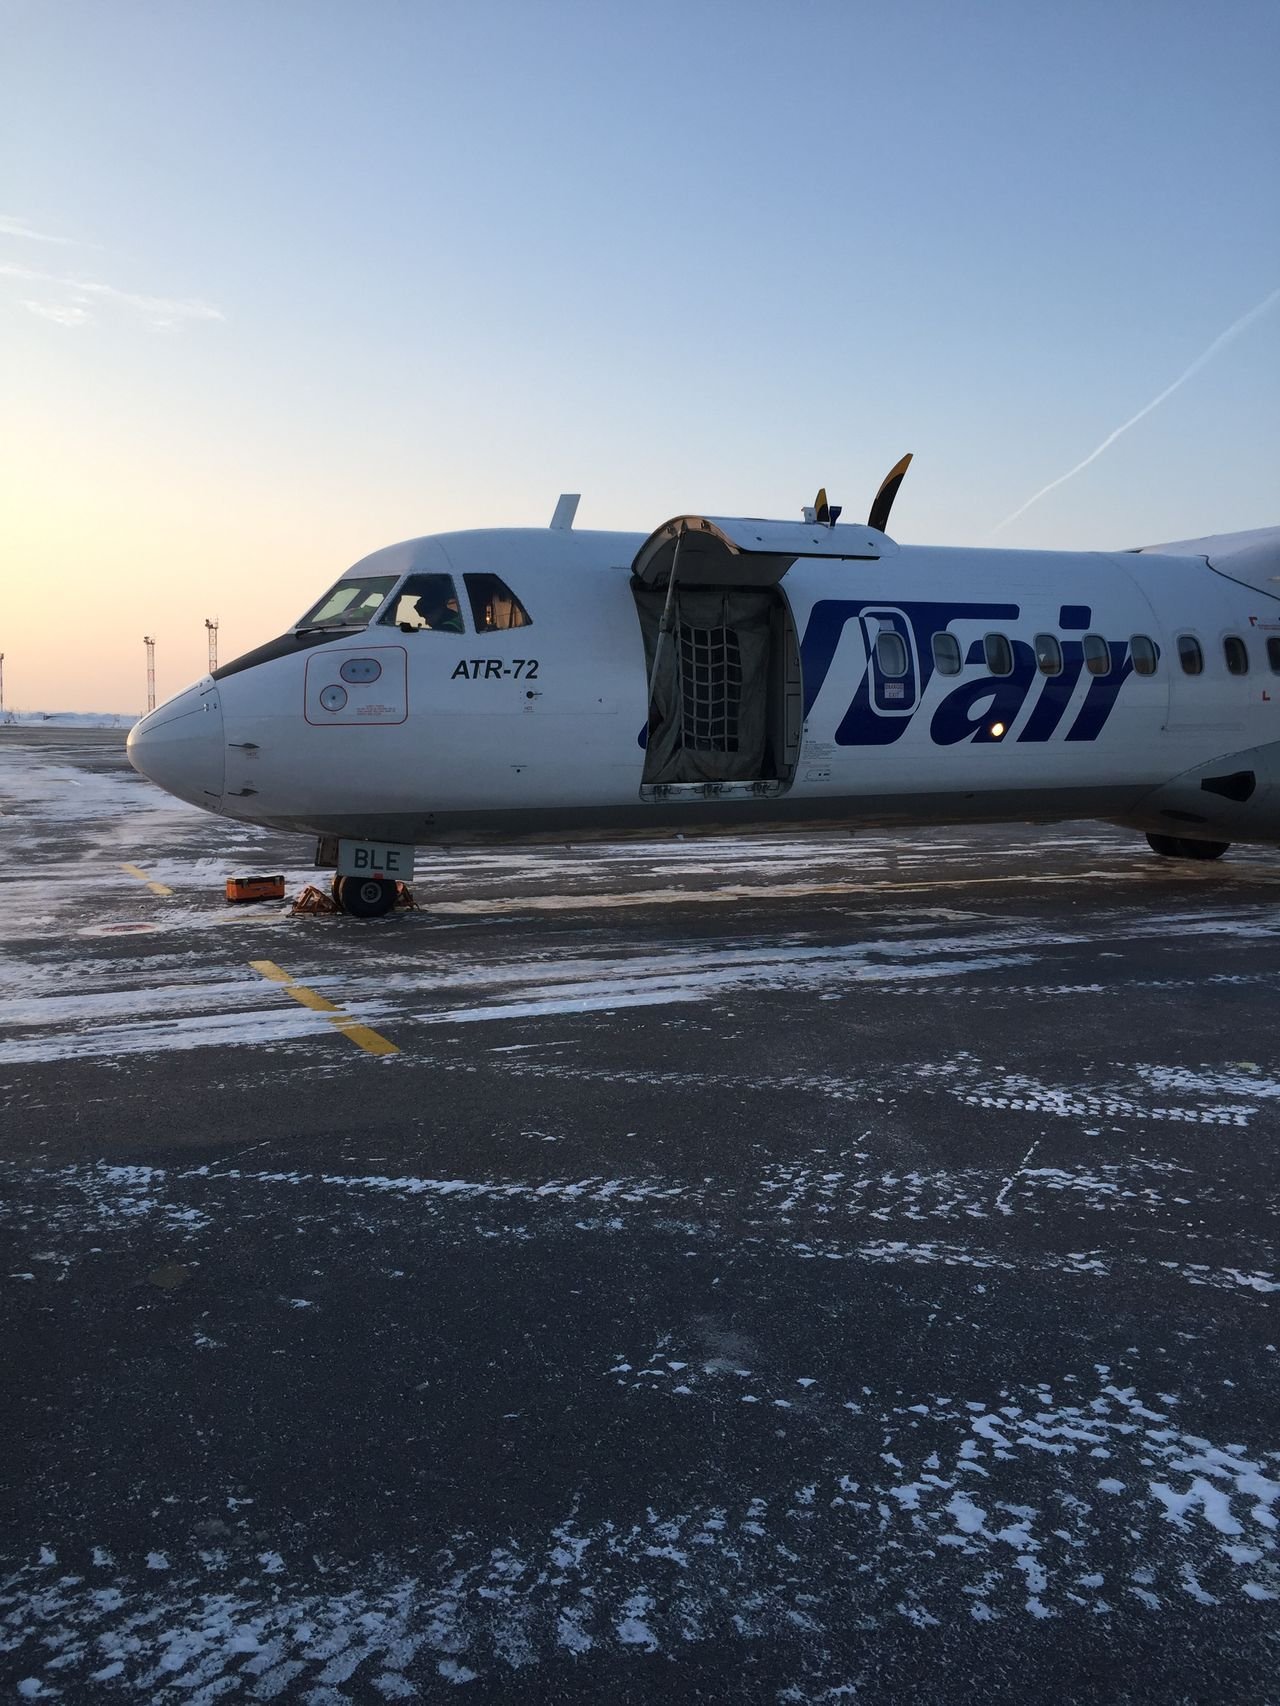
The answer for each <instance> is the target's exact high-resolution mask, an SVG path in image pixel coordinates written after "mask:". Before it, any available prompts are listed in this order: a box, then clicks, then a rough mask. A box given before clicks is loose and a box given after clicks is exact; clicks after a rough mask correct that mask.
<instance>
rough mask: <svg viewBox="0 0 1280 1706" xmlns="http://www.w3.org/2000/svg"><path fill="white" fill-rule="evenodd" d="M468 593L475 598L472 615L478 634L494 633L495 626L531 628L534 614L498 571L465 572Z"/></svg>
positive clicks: (464, 578) (472, 599)
mask: <svg viewBox="0 0 1280 1706" xmlns="http://www.w3.org/2000/svg"><path fill="white" fill-rule="evenodd" d="M462 578H463V580H464V581H465V582H466V583H467V596H468V598H470V600H471V618H472V620H473V621H474V623H475V625H476V633H477V634H488V633H492V631H493V630H494V629H495V628H527V627H528V626H529V623H530V621H531V620H532V618H531V617H530V615H529V612H528V611H527V610H526V609H525V607H524V605H523V604H521V602H520V600H519V599H518V598H517V597H516V595H515V593H514V592H512V590H511V588H510V587H509V586H508V585H507V583H506V581H504V580H500V579H499V578H498V576H497V575H463V577H462Z"/></svg>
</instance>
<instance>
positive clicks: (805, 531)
mask: <svg viewBox="0 0 1280 1706" xmlns="http://www.w3.org/2000/svg"><path fill="white" fill-rule="evenodd" d="M677 549H678V550H679V554H680V556H679V566H678V568H677V570H676V581H677V583H678V584H679V585H680V586H759V587H765V586H777V584H778V582H779V581H780V580H781V579H782V577H783V575H785V574H786V572H787V570H788V569H789V568H790V567H791V565H792V564H793V563H794V562H795V561H796V559H797V558H799V557H845V558H850V559H853V560H858V561H866V560H868V559H874V558H876V557H880V556H883V555H884V553H885V552H886V551H892V550H893V549H894V545H893V542H892V540H890V539H889V538H887V536H886V535H885V534H883V533H877V532H875V531H874V529H872V528H870V527H840V526H836V527H827V526H825V525H824V524H823V523H821V522H808V521H753V520H751V519H750V518H749V517H745V518H734V517H727V516H720V515H677V516H675V517H673V518H672V520H670V521H667V522H664V523H663V525H662V526H661V527H660V528H658V530H657V532H656V533H651V534H650V535H649V537H648V538H647V539H646V540H645V542H644V544H643V545H642V546H641V547H640V549H639V551H637V552H636V559H635V562H634V563H632V565H631V572H632V573H633V574H634V575H635V577H636V579H637V580H638V581H640V582H641V584H642V585H644V586H666V584H667V582H668V581H669V580H670V579H671V568H672V564H673V563H674V562H675V561H676V552H677Z"/></svg>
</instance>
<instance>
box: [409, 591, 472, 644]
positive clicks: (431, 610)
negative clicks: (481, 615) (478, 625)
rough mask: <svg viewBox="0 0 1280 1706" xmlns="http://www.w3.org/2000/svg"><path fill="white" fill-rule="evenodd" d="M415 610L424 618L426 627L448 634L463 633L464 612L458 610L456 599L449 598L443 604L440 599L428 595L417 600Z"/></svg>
mask: <svg viewBox="0 0 1280 1706" xmlns="http://www.w3.org/2000/svg"><path fill="white" fill-rule="evenodd" d="M413 608H414V609H415V610H416V611H417V613H418V615H419V616H420V617H421V618H422V621H423V624H424V626H425V627H428V628H435V629H438V630H442V631H443V632H444V633H446V634H461V633H462V632H463V627H462V612H461V611H460V610H459V609H458V601H457V599H456V598H447V599H445V600H444V602H443V603H441V602H440V600H439V599H438V598H433V597H431V595H430V594H427V595H425V596H424V597H422V598H419V599H415V601H414V606H413Z"/></svg>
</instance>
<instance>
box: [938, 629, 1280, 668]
mask: <svg viewBox="0 0 1280 1706" xmlns="http://www.w3.org/2000/svg"><path fill="white" fill-rule="evenodd" d="M1276 656H1277V657H1278V658H1280V646H1277V649H1276ZM933 667H934V668H935V669H936V670H937V672H938V674H939V675H959V673H960V642H959V640H957V639H956V637H955V635H954V634H935V635H934V636H933ZM1276 668H1277V669H1278V670H1280V663H1278V664H1277V665H1276Z"/></svg>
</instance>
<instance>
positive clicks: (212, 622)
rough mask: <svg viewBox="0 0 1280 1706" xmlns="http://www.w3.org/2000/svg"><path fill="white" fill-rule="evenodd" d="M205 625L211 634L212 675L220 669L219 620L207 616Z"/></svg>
mask: <svg viewBox="0 0 1280 1706" xmlns="http://www.w3.org/2000/svg"><path fill="white" fill-rule="evenodd" d="M204 625H205V628H206V629H207V630H208V634H209V674H210V675H212V674H213V672H214V670H215V669H217V667H218V618H217V617H216V616H213V617H209V616H206V617H205V619H204Z"/></svg>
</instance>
